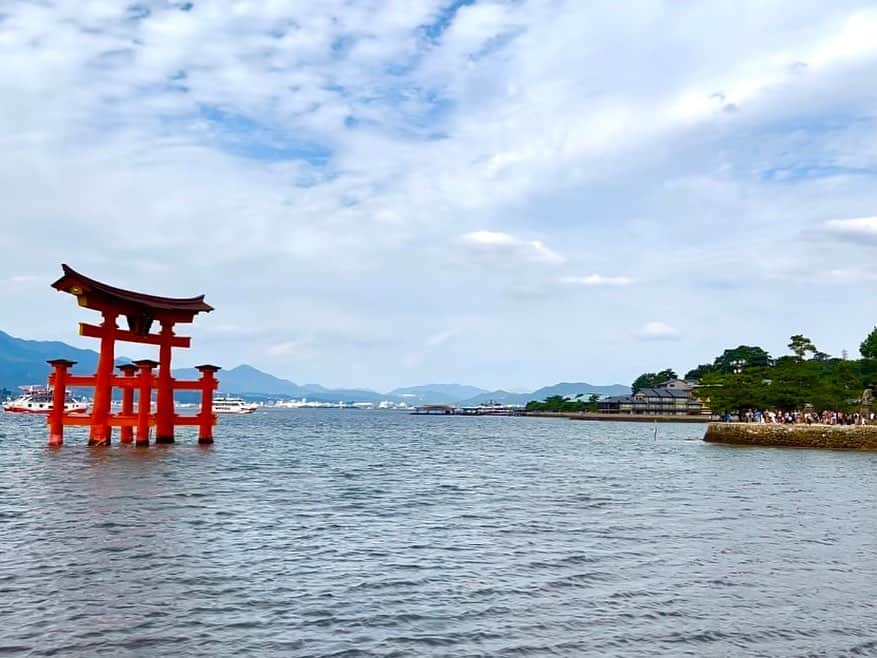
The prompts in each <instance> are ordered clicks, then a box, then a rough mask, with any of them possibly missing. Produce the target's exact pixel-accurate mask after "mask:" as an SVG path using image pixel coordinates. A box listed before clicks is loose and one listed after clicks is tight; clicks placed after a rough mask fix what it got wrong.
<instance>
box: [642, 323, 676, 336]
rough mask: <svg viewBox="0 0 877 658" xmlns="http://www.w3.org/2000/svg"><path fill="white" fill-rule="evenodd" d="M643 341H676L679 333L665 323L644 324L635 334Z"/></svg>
mask: <svg viewBox="0 0 877 658" xmlns="http://www.w3.org/2000/svg"><path fill="white" fill-rule="evenodd" d="M637 335H638V336H639V337H640V338H641V339H643V340H677V339H679V338H680V334H679V331H678V330H677V329H676V328H675V327H671V326H670V325H669V324H667V323H666V322H659V321H653V322H646V323H645V324H644V325H643V326H642V328H641V329H640V330H639V333H638V334H637Z"/></svg>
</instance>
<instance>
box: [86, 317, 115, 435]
mask: <svg viewBox="0 0 877 658" xmlns="http://www.w3.org/2000/svg"><path fill="white" fill-rule="evenodd" d="M117 317H119V314H118V313H116V312H114V311H112V310H107V311H104V312H103V318H104V321H103V324H102V325H101V336H100V354H99V356H98V361H97V374H96V375H95V382H94V402H93V403H92V410H91V432H90V433H89V438H88V445H90V446H108V445H110V442H111V437H112V429H111V428H110V425H109V422H108V421H109V419H110V407H111V405H112V401H113V368H114V366H113V362H114V361H115V360H116V356H115V351H116V350H115V348H116V329H117V328H118V327H116V318H117Z"/></svg>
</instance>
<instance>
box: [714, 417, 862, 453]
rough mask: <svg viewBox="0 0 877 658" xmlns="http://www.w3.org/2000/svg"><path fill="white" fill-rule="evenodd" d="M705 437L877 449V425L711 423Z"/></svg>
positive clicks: (739, 442)
mask: <svg viewBox="0 0 877 658" xmlns="http://www.w3.org/2000/svg"><path fill="white" fill-rule="evenodd" d="M703 440H704V441H708V442H710V443H732V444H736V445H750V446H779V447H787V448H829V449H832V450H877V425H867V426H864V427H863V426H856V425H773V424H766V423H765V424H762V423H710V425H709V427H707V430H706V434H705V435H704V437H703Z"/></svg>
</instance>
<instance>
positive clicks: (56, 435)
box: [48, 359, 76, 448]
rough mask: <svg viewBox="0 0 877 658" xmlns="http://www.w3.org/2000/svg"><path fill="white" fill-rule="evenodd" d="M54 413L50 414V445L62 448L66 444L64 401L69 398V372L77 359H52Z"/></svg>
mask: <svg viewBox="0 0 877 658" xmlns="http://www.w3.org/2000/svg"><path fill="white" fill-rule="evenodd" d="M48 363H49V365H50V366H52V369H53V371H54V372H53V373H52V376H51V383H52V413H51V415H50V416H49V447H50V448H60V447H61V446H62V445H64V402H65V401H66V400H67V374H68V372H69V370H70V368H72V367H73V366H75V365H76V361H68V360H67V359H52V360H51V361H49V362H48Z"/></svg>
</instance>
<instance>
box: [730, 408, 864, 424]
mask: <svg viewBox="0 0 877 658" xmlns="http://www.w3.org/2000/svg"><path fill="white" fill-rule="evenodd" d="M722 420H724V421H725V422H741V423H780V424H785V425H796V424H797V425H871V424H874V422H875V420H877V414H875V413H874V412H870V413H867V414H861V413H859V412H855V413H848V412H843V411H828V410H826V411H823V412H822V413H818V412H816V411H775V410H772V409H767V410H762V409H748V410H746V411H742V412H740V413H739V414H738V415H736V416H733V415H731V414H728V413H726V414H725V415H724V416H723V418H722Z"/></svg>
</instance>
